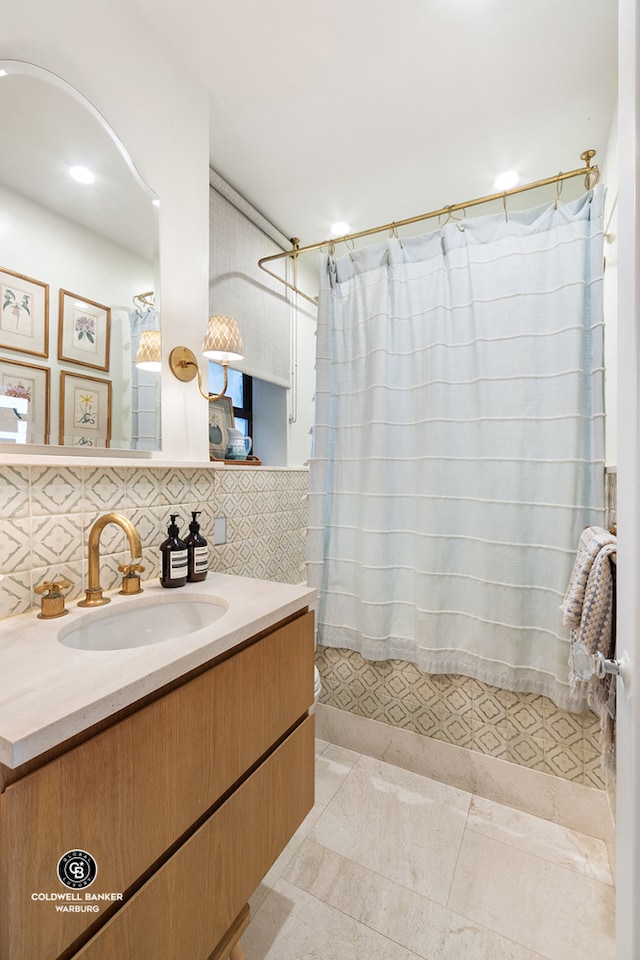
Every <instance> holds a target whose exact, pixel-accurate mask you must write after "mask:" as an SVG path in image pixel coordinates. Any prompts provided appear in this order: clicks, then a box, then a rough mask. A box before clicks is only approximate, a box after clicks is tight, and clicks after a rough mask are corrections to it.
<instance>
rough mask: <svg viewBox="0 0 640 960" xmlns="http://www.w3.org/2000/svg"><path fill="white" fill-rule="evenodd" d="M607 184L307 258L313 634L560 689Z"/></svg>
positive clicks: (599, 474)
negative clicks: (573, 196)
mask: <svg viewBox="0 0 640 960" xmlns="http://www.w3.org/2000/svg"><path fill="white" fill-rule="evenodd" d="M603 202H604V189H603V188H602V187H596V188H595V190H593V191H590V192H589V193H588V194H586V195H585V196H584V197H582V198H581V199H580V200H577V201H575V202H572V203H568V204H552V205H550V206H549V207H544V208H537V209H534V210H530V211H526V212H524V213H511V214H510V216H509V219H508V221H507V220H506V218H505V217H504V216H502V215H500V216H490V217H482V218H478V219H475V220H471V221H465V222H463V223H451V224H449V225H447V226H445V227H444V228H443V229H441V230H438V231H436V232H434V233H431V234H427V235H424V236H422V237H418V238H411V239H404V240H398V239H390V240H389V241H388V242H386V243H383V244H379V245H375V246H372V247H368V248H366V249H363V250H358V251H353V252H351V253H349V254H347V255H346V256H343V257H340V258H338V259H335V258H333V257H331V256H325V257H323V258H322V260H321V293H320V308H319V325H318V353H317V391H316V422H315V426H314V439H313V454H312V461H311V469H310V518H309V537H308V580H309V583H310V584H312V585H313V586H315V587H317V588H318V591H319V602H318V611H317V613H318V642H319V643H321V644H325V645H329V646H337V647H346V648H349V649H352V650H358V651H359V652H360V653H361V654H362V656H364V657H365V658H367V659H371V660H385V659H392V658H398V659H402V660H408V661H412V662H414V663H416V664H417V666H418V667H419V668H420V669H421V670H422V671H424V672H428V673H449V674H463V675H466V676H471V677H476V678H477V679H479V680H483V681H485V682H487V683H491V684H494V685H496V686H499V687H502V688H504V689H508V690H518V691H530V692H533V693H537V694H543V695H545V696H548V697H550V698H551V699H552V700H554V702H555V703H556V704H557V705H558V706H560V707H563V708H565V709H571V708H577V707H578V704H576V703H573V702H572V700H571V696H570V692H569V685H568V666H567V662H568V654H569V644H568V633H567V630H566V628H564V627H563V626H562V620H561V614H560V611H559V606H560V603H561V601H562V598H563V594H564V591H565V589H566V587H567V583H568V580H569V576H570V574H571V569H572V565H573V560H574V557H575V550H576V545H577V543H578V540H579V536H580V533H581V531H582V529H583V528H584V527H585V526H587V525H588V524H594V523H596V524H598V523H599V524H601V523H602V522H603V518H604V495H603V476H604V409H603V379H604V378H603V316H602V276H603V210H602V207H603Z"/></svg>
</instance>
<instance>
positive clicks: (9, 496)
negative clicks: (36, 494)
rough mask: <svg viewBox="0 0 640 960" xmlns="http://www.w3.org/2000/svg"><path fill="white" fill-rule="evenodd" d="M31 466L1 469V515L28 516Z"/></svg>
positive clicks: (5, 516) (9, 516)
mask: <svg viewBox="0 0 640 960" xmlns="http://www.w3.org/2000/svg"><path fill="white" fill-rule="evenodd" d="M30 470H31V468H30V467H9V466H3V467H2V469H0V517H2V519H3V520H6V519H9V518H13V519H15V518H17V517H26V516H28V515H29V509H30V490H31V482H30V476H31V474H30Z"/></svg>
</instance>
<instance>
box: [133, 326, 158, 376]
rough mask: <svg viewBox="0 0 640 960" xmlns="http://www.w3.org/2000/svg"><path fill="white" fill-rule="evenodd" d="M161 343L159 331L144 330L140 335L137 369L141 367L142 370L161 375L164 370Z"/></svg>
mask: <svg viewBox="0 0 640 960" xmlns="http://www.w3.org/2000/svg"><path fill="white" fill-rule="evenodd" d="M160 343H161V341H160V331H159V330H143V331H142V333H141V334H140V342H139V344H138V352H137V353H136V367H139V368H140V370H151V371H153V372H154V373H159V372H160V370H161V368H162V364H161V359H162V357H161V351H160Z"/></svg>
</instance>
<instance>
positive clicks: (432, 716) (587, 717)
mask: <svg viewBox="0 0 640 960" xmlns="http://www.w3.org/2000/svg"><path fill="white" fill-rule="evenodd" d="M307 482H308V475H307V471H306V470H287V469H269V468H264V467H263V468H256V467H242V468H240V467H238V468H233V467H225V468H223V469H220V468H218V469H212V468H207V467H203V468H177V467H172V468H161V467H157V468H156V467H124V468H123V467H110V466H104V467H74V466H71V467H49V466H43V465H34V466H3V467H2V468H0V518H1V520H2V530H3V536H2V538H0V573H2V574H4V580H3V581H2V582H1V583H0V616H1V617H10V616H15V615H17V614H21V613H25V612H27V611H29V610H31V609H35V608H36V606H37V604H36V602H35V601H36V600H37V598H36V597H34V593H33V588H34V587H35V586H36V585H37V584H39V583H42V582H43V581H44V580H50V579H52V578H53V577H61V576H62V577H66V578H68V579H69V580H71V582H72V583H73V587H72V588H71V590H70V591H69V593H68V595H69V598H70V599H71V600H73V599H78V598H80V596H81V595H82V592H83V589H84V584H85V583H86V576H87V556H86V544H87V537H88V533H89V529H90V527H91V524H92V523H93V522H94V520H95V519H96V518H97V517H98V516H100V515H101V514H103V513H106V512H110V511H117V512H120V513H123V514H124V515H125V516H126V517H128V518H129V519H131V520H132V521H133V523H134V524H135V525H136V527H137V528H138V532H139V533H140V537H141V540H142V543H143V554H144V556H143V562H144V564H145V566H146V568H147V569H146V571H145V573H144V574H143V577H144V578H145V579H147V578H155V577H157V576H158V574H159V559H160V555H159V551H158V547H159V545H160V543H161V542H162V540H164V539H165V537H166V528H167V525H168V523H169V515H170V514H171V513H177V514H178V516H179V517H180V521H181V529H182V530H183V531H184V533H186V532H187V530H188V523H189V520H190V516H191V511H192V510H201V511H202V514H201V516H200V522H201V526H202V533H203V534H204V536H206V537H207V539H208V540H209V543H210V546H211V567H212V569H214V570H218V571H220V572H223V573H231V574H236V575H240V576H249V577H258V578H261V579H267V580H278V581H281V582H287V583H300V582H302V581H304V579H305V568H304V554H305V536H304V532H305V527H306V523H307V505H306V493H307ZM607 503H608V507H609V516H610V520H613V519H615V473H612V474H609V475H608V486H607ZM217 517H218V518H219V517H225V518H226V543H225V544H222V545H220V546H215V547H214V546H213V539H214V537H213V532H214V520H215V519H216V518H217ZM101 557H102V564H101V571H102V585H103V587H104V588H105V589H113V587H115V586H116V584H117V583H118V581H119V578H120V576H121V575H120V574H119V573H118V570H117V567H118V564H120V563H123V562H124V561H125V560H126V559H128V552H127V542H126V538H125V536H124V533H123V532H122V531H121V530H120V529H119V528H118V527H116V526H112V527H107V528H106V529H105V531H104V532H103V536H102V540H101ZM317 665H318V668H319V671H320V674H321V678H322V684H323V691H322V695H321V699H322V701H323V702H324V703H327V704H329V705H330V706H333V707H337V708H339V709H341V710H348V711H350V712H352V713H356V714H359V715H361V716H365V717H371V718H373V719H375V720H382V721H384V722H385V723H388V724H391V725H393V726H397V727H406V728H408V729H410V730H413V731H415V732H417V733H420V734H422V735H423V736H427V737H434V738H435V739H438V740H444V741H447V742H449V743H453V744H456V745H457V746H460V747H465V748H467V749H469V750H476V751H479V752H480V753H484V754H489V755H491V756H494V757H500V758H501V759H504V760H507V761H509V762H511V763H517V764H521V765H522V766H525V767H532V768H533V769H536V770H542V771H545V772H546V773H551V774H555V775H556V776H559V777H563V778H565V779H568V780H573V781H576V782H579V783H584V784H587V785H589V786H594V787H598V788H602V787H603V786H604V785H605V783H604V778H603V774H602V771H601V768H600V752H599V748H598V720H597V718H596V717H595V716H593V715H592V714H590V713H587V714H584V715H579V716H577V715H575V714H569V713H566V712H564V711H562V710H558V708H557V707H556V706H555V705H554V704H553V703H552V702H551V701H550V700H547V699H546V698H545V697H540V696H535V695H533V694H517V693H510V692H508V691H505V690H500V689H499V688H497V687H492V686H490V685H489V684H485V683H480V682H479V681H476V680H471V679H469V678H466V677H459V676H440V675H436V676H434V675H426V674H422V673H420V671H419V670H418V669H417V668H416V667H415V665H414V664H411V663H406V662H404V661H400V660H391V661H382V662H371V661H366V660H363V659H362V658H361V657H360V656H359V654H357V653H354V652H352V651H350V650H338V649H334V648H330V647H319V649H318V652H317Z"/></svg>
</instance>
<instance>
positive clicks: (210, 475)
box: [190, 468, 216, 504]
mask: <svg viewBox="0 0 640 960" xmlns="http://www.w3.org/2000/svg"><path fill="white" fill-rule="evenodd" d="M190 488H191V492H192V495H193V496H194V497H195V499H196V500H197V501H198V502H199V503H202V504H205V503H210V502H211V501H213V500H214V498H215V493H216V473H215V471H214V470H208V469H206V468H205V469H202V470H194V471H192V476H191V481H190Z"/></svg>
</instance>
